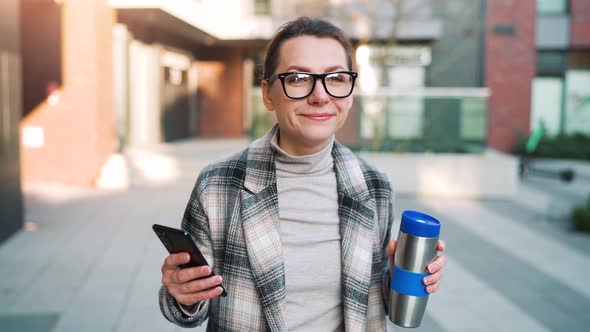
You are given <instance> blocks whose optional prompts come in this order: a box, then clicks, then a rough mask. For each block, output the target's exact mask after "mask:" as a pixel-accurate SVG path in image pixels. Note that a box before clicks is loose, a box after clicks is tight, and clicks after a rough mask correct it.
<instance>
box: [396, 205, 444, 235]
mask: <svg viewBox="0 0 590 332" xmlns="http://www.w3.org/2000/svg"><path fill="white" fill-rule="evenodd" d="M400 231H402V232H404V233H406V234H409V235H413V236H418V237H438V236H439V234H440V222H439V221H438V220H436V218H434V217H432V216H429V215H427V214H425V213H421V212H418V211H411V210H406V211H404V212H403V213H402V222H401V225H400Z"/></svg>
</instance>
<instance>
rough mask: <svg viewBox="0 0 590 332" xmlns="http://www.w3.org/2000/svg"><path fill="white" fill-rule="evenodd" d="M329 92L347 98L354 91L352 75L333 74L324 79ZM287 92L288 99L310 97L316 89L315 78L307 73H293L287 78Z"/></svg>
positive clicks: (285, 81) (285, 82)
mask: <svg viewBox="0 0 590 332" xmlns="http://www.w3.org/2000/svg"><path fill="white" fill-rule="evenodd" d="M324 82H325V87H326V90H328V91H327V92H328V93H329V94H330V95H332V96H334V97H346V96H348V95H349V94H350V92H351V90H352V82H353V78H352V75H351V74H349V73H331V74H328V75H326V76H325V77H324ZM284 84H285V92H286V93H287V96H288V97H291V98H301V97H305V96H307V95H309V94H310V93H311V90H312V89H313V87H314V77H313V76H312V75H310V74H306V73H293V74H289V75H287V76H286V77H285V80H284Z"/></svg>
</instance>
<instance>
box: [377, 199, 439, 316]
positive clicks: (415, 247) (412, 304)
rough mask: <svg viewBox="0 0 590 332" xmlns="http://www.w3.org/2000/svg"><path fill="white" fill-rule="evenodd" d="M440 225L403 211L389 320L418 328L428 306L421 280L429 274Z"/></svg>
mask: <svg viewBox="0 0 590 332" xmlns="http://www.w3.org/2000/svg"><path fill="white" fill-rule="evenodd" d="M439 234H440V222H439V221H438V220H436V219H435V218H434V217H431V216H429V215H427V214H424V213H421V212H416V211H409V210H407V211H404V212H403V213H402V221H401V225H400V230H399V234H398V238H397V249H396V251H395V257H394V266H393V273H392V276H391V285H390V287H391V291H390V292H389V319H390V320H391V321H392V322H393V323H394V324H396V325H398V326H402V327H418V326H420V323H422V317H423V316H424V311H425V310H426V304H427V303H428V293H427V292H426V286H425V285H424V282H423V281H422V279H424V277H426V276H427V275H428V272H427V270H426V265H428V263H430V262H431V261H432V260H433V259H434V257H435V256H436V243H437V242H438V237H439Z"/></svg>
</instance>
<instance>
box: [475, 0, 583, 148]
mask: <svg viewBox="0 0 590 332" xmlns="http://www.w3.org/2000/svg"><path fill="white" fill-rule="evenodd" d="M486 12H487V15H486V43H485V45H486V46H485V49H486V52H485V59H486V65H485V72H486V79H485V84H486V86H487V87H488V88H490V90H491V96H490V98H489V104H488V105H489V107H488V142H487V143H488V145H489V146H490V147H492V148H495V149H498V150H501V151H505V152H512V151H513V149H514V147H515V145H516V143H517V136H518V135H519V134H520V135H523V136H526V135H528V134H529V133H530V132H531V130H532V129H534V128H536V127H538V126H539V125H540V122H541V121H542V122H543V123H544V125H545V127H546V129H547V133H548V134H549V135H558V134H574V133H582V134H586V135H590V106H589V105H588V103H584V102H583V100H584V97H586V98H588V96H590V2H589V1H587V0H570V1H567V0H551V1H548V0H537V1H535V0H512V1H500V0H489V1H487V7H486ZM581 100H582V101H581Z"/></svg>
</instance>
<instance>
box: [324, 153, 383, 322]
mask: <svg viewBox="0 0 590 332" xmlns="http://www.w3.org/2000/svg"><path fill="white" fill-rule="evenodd" d="M332 155H333V156H334V166H335V169H336V178H337V185H338V215H339V217H340V236H341V252H342V287H343V304H344V324H345V327H346V330H347V331H364V330H366V323H367V322H366V320H367V310H368V305H369V285H370V282H371V280H370V279H371V268H372V257H373V240H374V239H373V237H374V236H373V234H374V233H373V225H374V222H375V220H374V217H375V208H376V204H375V199H374V197H372V196H371V195H370V194H369V189H368V187H367V183H366V180H365V178H364V175H363V172H362V169H361V166H360V164H359V160H358V159H357V158H356V157H355V156H354V155H353V154H352V152H351V151H350V150H348V149H347V148H345V147H344V146H342V145H340V144H338V143H334V150H333V152H332Z"/></svg>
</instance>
